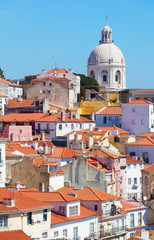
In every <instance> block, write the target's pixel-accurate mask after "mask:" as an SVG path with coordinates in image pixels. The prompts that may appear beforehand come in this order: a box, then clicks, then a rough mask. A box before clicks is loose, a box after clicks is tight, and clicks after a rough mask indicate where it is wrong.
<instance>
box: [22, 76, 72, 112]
mask: <svg viewBox="0 0 154 240" xmlns="http://www.w3.org/2000/svg"><path fill="white" fill-rule="evenodd" d="M44 82H45V86H43V81H41V82H31V86H30V88H28V89H27V98H38V99H43V98H48V99H49V103H52V104H55V105H58V106H62V107H66V108H67V107H69V98H70V96H69V88H67V87H64V86H63V85H62V84H60V83H58V82H55V81H53V80H51V79H46V80H45V81H44ZM50 85H51V86H50Z"/></svg>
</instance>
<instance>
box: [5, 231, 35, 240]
mask: <svg viewBox="0 0 154 240" xmlns="http://www.w3.org/2000/svg"><path fill="white" fill-rule="evenodd" d="M30 239H31V238H30V237H29V236H27V235H26V234H25V233H24V232H23V231H22V230H14V231H0V240H30Z"/></svg>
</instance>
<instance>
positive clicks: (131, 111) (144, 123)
mask: <svg viewBox="0 0 154 240" xmlns="http://www.w3.org/2000/svg"><path fill="white" fill-rule="evenodd" d="M122 129H124V130H126V131H128V132H130V133H131V134H133V135H137V134H141V133H144V132H154V112H153V104H152V103H150V102H148V101H146V100H131V101H130V102H129V103H124V104H122Z"/></svg>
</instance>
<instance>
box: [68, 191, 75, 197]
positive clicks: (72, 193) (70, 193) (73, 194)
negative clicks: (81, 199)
mask: <svg viewBox="0 0 154 240" xmlns="http://www.w3.org/2000/svg"><path fill="white" fill-rule="evenodd" d="M67 195H70V196H72V197H77V194H76V193H74V192H68V193H67Z"/></svg>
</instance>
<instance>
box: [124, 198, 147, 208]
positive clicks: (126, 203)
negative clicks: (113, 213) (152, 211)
mask: <svg viewBox="0 0 154 240" xmlns="http://www.w3.org/2000/svg"><path fill="white" fill-rule="evenodd" d="M121 205H122V208H123V209H124V210H126V211H133V210H139V209H146V208H147V207H146V206H144V205H142V206H140V205H137V204H134V203H131V202H128V201H124V200H121Z"/></svg>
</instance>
